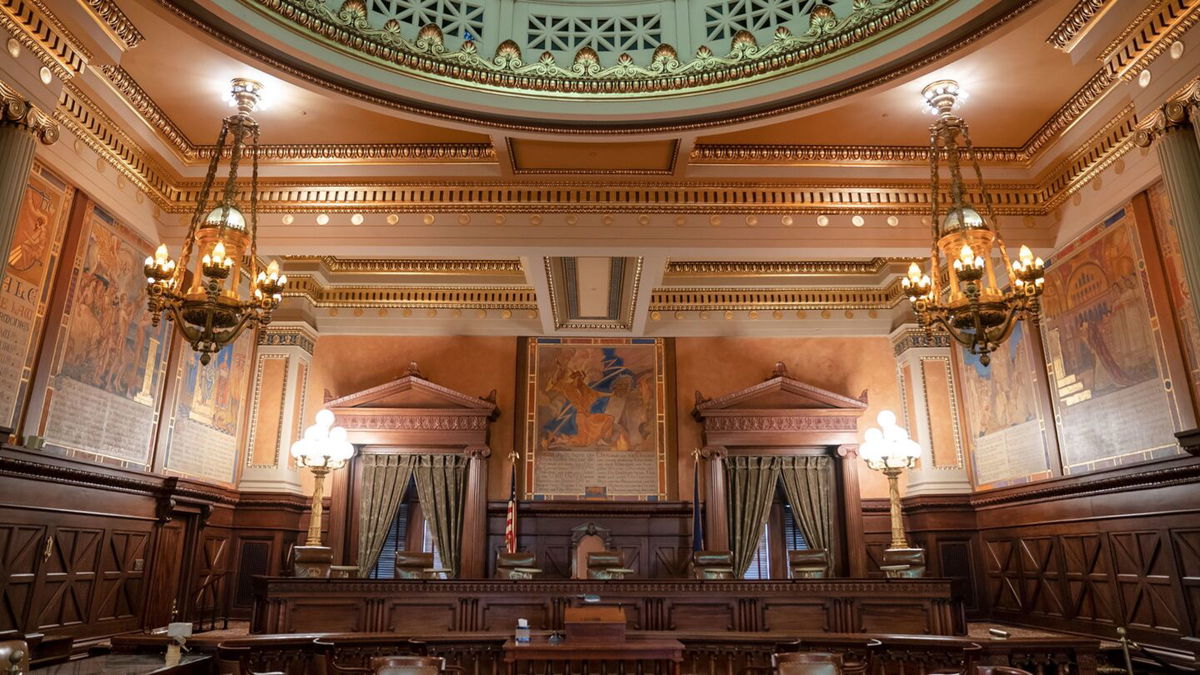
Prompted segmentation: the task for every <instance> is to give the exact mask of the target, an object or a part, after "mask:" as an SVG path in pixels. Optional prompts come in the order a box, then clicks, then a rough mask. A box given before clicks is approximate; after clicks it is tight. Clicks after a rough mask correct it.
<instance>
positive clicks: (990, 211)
mask: <svg viewBox="0 0 1200 675" xmlns="http://www.w3.org/2000/svg"><path fill="white" fill-rule="evenodd" d="M963 141H964V144H965V145H966V147H967V149H968V150H969V151H970V156H971V164H973V165H974V167H975V179H976V180H977V181H979V191H980V192H981V193H982V194H983V209H984V212H985V213H986V214H987V217H988V219H989V220H991V221H992V234H994V235H996V247H997V248H999V249H1000V260H1001V261H1003V262H1004V270H1005V272H1006V273H1007V275H1008V283H1009V284H1010V285H1011V284H1014V283H1015V282H1016V280H1017V277H1016V274H1014V273H1013V268H1012V260H1009V258H1008V247H1007V246H1006V245H1005V244H1004V237H1003V236H1002V235H1001V234H1000V220H999V219H998V218H996V210H995V207H994V206H993V205H992V193H991V192H989V191H988V189H987V183H986V182H984V180H983V170H982V169H980V168H979V157H978V156H977V154H976V152H975V146H974V145H973V144H972V143H971V134H970V132H969V131H968V129H967V123H966V122H963Z"/></svg>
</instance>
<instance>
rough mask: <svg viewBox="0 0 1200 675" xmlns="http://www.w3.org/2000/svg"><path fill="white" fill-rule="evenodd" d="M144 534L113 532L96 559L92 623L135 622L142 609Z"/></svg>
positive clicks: (144, 554) (146, 538)
mask: <svg viewBox="0 0 1200 675" xmlns="http://www.w3.org/2000/svg"><path fill="white" fill-rule="evenodd" d="M149 540H150V535H149V533H147V532H128V531H114V532H113V533H112V534H110V535H109V537H108V541H107V542H106V545H105V546H104V547H103V548H104V552H103V553H102V554H101V556H100V572H99V580H98V583H97V585H96V586H97V588H96V598H97V599H96V619H95V620H96V621H115V620H119V619H133V620H136V619H137V617H138V615H139V613H140V612H141V609H142V602H143V600H144V598H143V590H144V584H143V581H144V575H145V571H144V568H142V569H138V567H139V565H138V561H144V560H145V557H146V546H147V543H148V542H149Z"/></svg>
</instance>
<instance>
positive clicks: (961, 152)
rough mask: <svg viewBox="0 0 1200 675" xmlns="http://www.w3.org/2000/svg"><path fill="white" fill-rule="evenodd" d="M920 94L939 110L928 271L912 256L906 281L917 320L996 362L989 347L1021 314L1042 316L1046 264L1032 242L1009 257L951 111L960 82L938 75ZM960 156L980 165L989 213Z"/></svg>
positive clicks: (932, 156)
mask: <svg viewBox="0 0 1200 675" xmlns="http://www.w3.org/2000/svg"><path fill="white" fill-rule="evenodd" d="M921 94H922V95H923V96H924V97H925V102H926V103H927V104H928V105H929V106H930V108H932V109H933V111H934V112H935V113H936V114H937V116H938V119H937V121H936V122H934V123H933V125H932V126H931V127H930V128H929V131H930V138H929V146H930V147H929V170H930V194H931V204H932V210H931V214H930V224H931V226H932V228H933V248H932V252H931V254H930V263H931V264H930V271H929V273H928V274H926V273H925V272H923V271H922V270H921V266H920V265H918V264H917V263H912V265H910V266H909V268H908V277H907V278H904V279H902V280H901V285H902V287H903V289H904V294H905V295H906V296H908V299H909V301H910V302H912V305H913V310H914V311H915V312H916V315H917V323H918V324H920V325H921V326H922V327H924V328H925V329H926V330H930V331H932V330H945V331H946V332H947V333H949V334H950V336H951V337H952V338H954V339H955V340H956V341H957V342H959V343H961V344H963V345H965V346H966V347H967V348H968V349H969V350H970V352H971V353H972V354H975V355H977V356H979V362H980V363H981V364H983V365H984V366H986V365H988V364H989V363H990V362H991V356H990V354H991V353H992V352H993V351H995V350H996V349H997V348H998V347H999V345H1000V343H1002V342H1004V341H1005V340H1006V339H1008V337H1009V335H1011V334H1012V331H1013V328H1015V327H1016V323H1017V321H1018V320H1020V319H1024V318H1028V319H1031V320H1032V321H1034V322H1035V323H1036V322H1037V320H1038V317H1039V315H1040V314H1041V295H1042V286H1043V284H1044V283H1045V278H1044V277H1045V264H1044V263H1043V262H1042V259H1041V258H1034V256H1033V253H1032V252H1031V251H1030V250H1029V247H1028V246H1021V250H1020V253H1019V254H1018V257H1017V260H1010V259H1009V257H1008V251H1007V250H1006V249H1005V247H1004V240H1003V239H1002V238H1001V237H1000V232H999V231H998V229H997V228H996V214H995V212H994V211H993V209H992V201H991V197H990V195H989V194H988V191H987V186H986V185H985V184H984V182H983V173H982V172H981V171H980V169H979V160H978V158H977V157H976V153H975V149H974V147H973V146H972V145H971V136H970V134H969V133H968V130H967V123H966V122H965V121H964V120H963V119H962V118H961V117H959V116H958V115H955V114H954V105H955V103H956V102H957V101H958V99H959V94H960V92H959V87H958V83H957V82H954V81H953V80H939V81H937V82H934V83H933V84H930V85H929V86H927V87H925V89H924V90H923V91H922V92H921ZM960 137H961V144H960ZM943 155H944V156H945V157H946V163H947V166H948V168H949V171H950V203H949V204H947V205H945V207H943V205H942V203H941V185H940V175H939V174H940V163H941V158H942V156H943ZM963 158H967V159H969V160H970V162H971V164H972V165H973V166H974V168H975V178H976V180H977V181H978V182H979V190H980V192H981V193H982V201H983V210H984V213H985V214H986V217H985V216H982V215H980V214H979V212H978V211H976V210H975V209H974V208H972V207H971V206H969V205H968V204H967V203H966V201H965V200H966V197H965V192H966V190H965V189H964V187H963V180H962V169H961V165H960V163H961V160H962V159H963ZM996 255H998V256H999V258H1000V261H1001V262H1002V263H1003V266H1004V270H1005V272H1006V273H1007V276H1008V278H1007V281H1008V285H1007V288H1003V287H1001V286H1000V285H999V284H998V283H997V279H996V276H997V274H996V269H995V267H994V264H993V259H994V257H995V256H996ZM943 256H944V258H945V260H946V262H947V263H949V264H950V269H949V270H948V273H947V274H946V279H947V280H948V282H949V283H948V285H946V286H945V287H943V282H942V275H943V268H942V260H943Z"/></svg>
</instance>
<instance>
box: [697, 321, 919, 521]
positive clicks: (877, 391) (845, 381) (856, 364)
mask: <svg viewBox="0 0 1200 675" xmlns="http://www.w3.org/2000/svg"><path fill="white" fill-rule="evenodd" d="M776 361H783V363H784V365H786V366H787V368H788V373H789V374H790V375H791V376H792V377H794V378H796V379H798V380H801V381H803V382H805V383H807V384H811V385H813V386H815V387H821V388H822V389H827V390H829V391H832V392H834V393H837V394H844V395H846V396H858V395H859V394H860V393H862V391H863V390H864V389H865V390H866V391H867V392H868V394H869V397H870V398H869V405H870V407H869V408H868V410H867V413H866V414H865V415H863V418H862V422H861V424H860V427H861V428H863V429H865V428H866V427H867V426H873V425H874V423H875V416H876V415H878V414H879V411H880V410H883V409H888V410H892V411H894V412H897V413H899V412H900V387H899V383H897V382H896V359H895V357H894V356H893V354H892V346H891V342H890V341H889V340H888V338H886V337H870V338H852V337H845V338H843V337H836V338H835V337H830V338H679V339H677V340H676V341H675V365H676V377H675V381H676V387H675V398H676V401H677V405H676V408H675V412H676V420H677V429H678V435H677V437H678V439H679V442H678V447H679V454H680V458H679V495H680V496H682V497H683V498H684V499H688V500H690V499H691V490H692V483H691V481H692V457H691V454H690V453H691V451H692V449H693V448H695V447H698V446H699V445H700V443H701V439H700V427H699V425H697V424H696V422H695V421H693V420H692V417H691V414H692V408H693V407H695V403H696V401H695V392H696V390H699V391H700V393H702V394H704V395H705V396H706V397H708V398H713V397H716V396H720V395H722V394H727V393H730V392H733V391H737V390H738V389H742V388H744V387H748V386H750V385H752V384H756V383H758V382H762V381H763V380H765V379H767V377H768V376H769V375H770V374H771V369H772V368H773V367H774V365H775V362H776ZM859 484H860V486H861V491H862V496H863V497H886V496H887V482H886V480H884V479H883V477H882V476H880V475H878V474H876V473H875V472H874V471H871V470H869V469H867V467H866V466H865V465H863V466H860V467H859Z"/></svg>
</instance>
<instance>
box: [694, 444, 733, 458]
mask: <svg viewBox="0 0 1200 675" xmlns="http://www.w3.org/2000/svg"><path fill="white" fill-rule="evenodd" d="M698 454H699V457H700V459H707V460H717V459H724V458H725V456H726V455H728V454H729V450H728V449H727V448H726V447H725V446H723V445H706V446H704V447H703V448H700V452H699V453H698Z"/></svg>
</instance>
